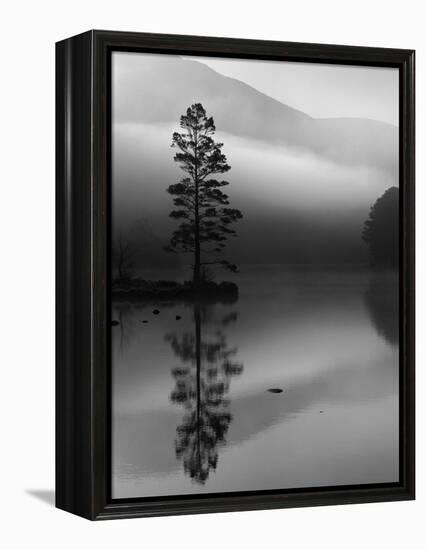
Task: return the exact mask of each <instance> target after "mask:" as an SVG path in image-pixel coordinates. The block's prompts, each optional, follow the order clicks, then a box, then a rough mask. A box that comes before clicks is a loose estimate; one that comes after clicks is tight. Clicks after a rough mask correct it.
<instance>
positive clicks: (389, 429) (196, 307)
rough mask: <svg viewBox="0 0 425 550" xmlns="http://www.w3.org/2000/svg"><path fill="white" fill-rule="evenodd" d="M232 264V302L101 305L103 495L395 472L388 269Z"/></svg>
mask: <svg viewBox="0 0 425 550" xmlns="http://www.w3.org/2000/svg"><path fill="white" fill-rule="evenodd" d="M240 268H241V273H240V274H238V275H235V276H232V280H234V281H235V282H236V283H237V284H238V286H239V299H238V300H237V301H234V302H233V303H205V302H204V303H193V302H172V301H169V302H144V303H143V302H141V301H140V302H134V303H126V302H114V303H113V315H112V318H113V319H115V320H118V321H119V325H117V326H114V327H113V328H112V497H113V498H132V497H150V496H165V495H183V494H199V493H214V492H228V491H232V492H233V491H249V490H270V489H286V488H300V487H320V486H330V485H352V484H364V483H388V482H396V481H398V475H399V456H398V445H399V441H398V434H399V426H398V418H399V410H398V406H399V394H398V383H399V367H398V278H397V275H396V274H395V273H394V272H381V273H372V272H370V271H368V270H366V269H362V268H353V267H344V268H341V267H309V266H300V267H291V268H288V267H285V266H277V265H268V266H264V265H257V266H240ZM162 278H164V277H162ZM220 278H221V277H220ZM223 278H224V279H229V280H230V277H227V276H226V275H224V276H223ZM154 311H155V313H154ZM270 390H272V391H270Z"/></svg>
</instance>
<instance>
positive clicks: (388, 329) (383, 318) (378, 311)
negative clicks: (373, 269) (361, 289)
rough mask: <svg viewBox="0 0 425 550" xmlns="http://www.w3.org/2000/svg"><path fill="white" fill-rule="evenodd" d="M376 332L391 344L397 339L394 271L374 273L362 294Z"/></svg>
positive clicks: (396, 342)
mask: <svg viewBox="0 0 425 550" xmlns="http://www.w3.org/2000/svg"><path fill="white" fill-rule="evenodd" d="M364 299H365V304H366V306H367V309H368V312H369V314H370V318H371V321H372V323H373V325H374V327H375V329H376V332H377V333H378V334H379V335H380V336H382V337H383V338H385V340H386V341H387V342H388V343H389V344H392V345H397V344H398V340H399V322H398V319H399V308H398V302H399V292H398V277H397V276H396V274H395V273H387V274H382V275H375V276H373V277H372V278H371V280H370V283H369V287H368V289H367V290H366V292H365V295H364Z"/></svg>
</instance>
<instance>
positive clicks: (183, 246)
mask: <svg viewBox="0 0 425 550" xmlns="http://www.w3.org/2000/svg"><path fill="white" fill-rule="evenodd" d="M180 127H181V128H182V129H183V130H184V131H183V132H181V133H178V132H174V134H173V140H172V147H176V148H177V149H178V152H177V153H176V154H175V155H174V161H175V162H177V163H178V164H179V165H180V168H181V169H182V170H183V172H185V176H184V177H182V179H181V180H180V181H179V182H178V183H176V184H173V185H170V186H169V187H168V189H167V192H168V193H170V195H172V196H173V197H174V199H173V204H174V206H176V207H177V208H176V209H175V210H172V212H171V213H170V216H171V217H172V218H174V219H176V220H181V223H180V225H179V227H178V228H177V229H176V230H175V231H174V233H173V235H172V237H171V240H170V244H169V246H168V247H167V248H166V249H167V250H168V251H171V252H183V253H189V254H192V255H193V282H194V284H195V285H198V284H199V283H200V282H201V280H202V267H203V266H207V265H213V264H221V265H222V266H223V267H226V268H228V269H230V270H231V271H236V270H237V267H236V265H235V264H233V263H230V262H228V261H227V260H224V259H221V260H220V259H219V258H220V254H221V253H222V252H223V249H224V248H225V242H226V240H227V239H228V237H229V236H234V235H236V232H235V230H234V229H231V228H230V227H229V226H230V224H232V223H234V222H236V221H237V220H239V219H240V218H242V213H241V212H240V211H239V210H237V209H236V208H229V207H228V205H229V200H228V196H227V195H226V194H225V193H223V191H222V190H221V188H222V187H225V186H226V185H229V182H227V181H219V180H217V179H214V178H212V177H211V176H213V175H215V174H224V173H225V172H228V171H229V170H230V166H229V165H228V164H227V159H226V156H225V155H224V154H223V153H222V151H221V149H222V147H223V144H222V143H216V142H215V141H214V140H213V138H212V135H213V134H214V133H215V125H214V120H213V118H212V117H207V115H206V112H205V109H204V107H203V106H202V105H201V103H194V104H193V105H192V106H191V107H189V108H188V109H187V111H186V114H185V115H182V116H181V117H180ZM205 255H207V258H208V259H206V260H205V259H204V258H205Z"/></svg>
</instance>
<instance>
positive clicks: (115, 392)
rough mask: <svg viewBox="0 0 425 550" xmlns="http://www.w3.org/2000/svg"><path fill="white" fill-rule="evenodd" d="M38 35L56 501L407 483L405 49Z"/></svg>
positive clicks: (89, 504) (138, 508)
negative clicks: (52, 267)
mask: <svg viewBox="0 0 425 550" xmlns="http://www.w3.org/2000/svg"><path fill="white" fill-rule="evenodd" d="M56 52H57V103H56V113H57V157H56V161H57V176H56V178H57V388H56V399H57V411H56V413H57V431H56V441H57V447H56V452H57V470H56V471H57V480H56V495H57V496H56V498H57V506H58V507H59V508H62V509H64V510H67V511H69V512H72V513H75V514H78V515H81V516H83V517H86V518H89V519H107V518H126V517H138V516H152V515H165V514H184V513H205V512H222V511H235V510H253V509H265V508H284V507H294V506H314V505H327V504H348V503H361V502H376V501H389V500H407V499H413V498H414V52H413V51H411V50H396V49H382V48H363V47H350V46H330V45H317V44H297V43H287V42H269V41H254V40H239V39H227V38H206V37H194V36H171V35H154V34H139V33H121V32H105V31H90V32H87V33H84V34H81V35H78V36H75V37H73V38H70V39H67V40H64V41H62V42H59V43H58V44H57V46H56Z"/></svg>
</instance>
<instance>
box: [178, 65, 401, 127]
mask: <svg viewBox="0 0 425 550" xmlns="http://www.w3.org/2000/svg"><path fill="white" fill-rule="evenodd" d="M187 59H189V58H187ZM190 59H192V60H196V61H199V62H200V63H204V64H205V65H207V66H208V67H211V68H212V69H214V70H215V71H217V72H218V73H220V74H222V75H224V76H229V77H232V78H237V79H238V80H241V81H243V82H246V83H247V84H250V85H251V86H253V87H254V88H256V89H257V90H259V91H261V92H263V93H265V94H267V95H269V96H270V97H273V98H274V99H277V100H278V101H281V102H282V103H286V104H287V105H289V106H291V107H294V108H296V109H300V110H301V111H304V112H305V113H307V114H309V115H310V116H313V117H317V118H327V117H332V118H333V117H356V118H357V117H358V118H370V119H373V120H379V121H381V122H387V123H389V124H393V125H395V126H398V102H399V97H398V76H399V74H398V73H399V71H398V69H395V68H386V67H360V66H344V65H329V64H322V63H295V62H281V61H255V60H252V59H220V58H213V57H190ZM371 89H372V90H373V93H371Z"/></svg>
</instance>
